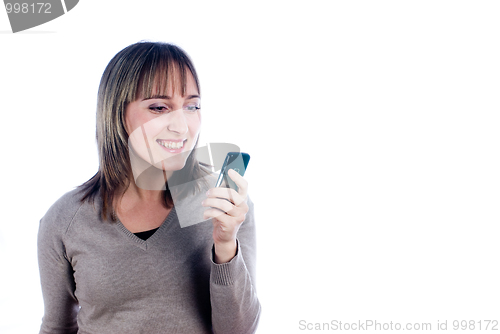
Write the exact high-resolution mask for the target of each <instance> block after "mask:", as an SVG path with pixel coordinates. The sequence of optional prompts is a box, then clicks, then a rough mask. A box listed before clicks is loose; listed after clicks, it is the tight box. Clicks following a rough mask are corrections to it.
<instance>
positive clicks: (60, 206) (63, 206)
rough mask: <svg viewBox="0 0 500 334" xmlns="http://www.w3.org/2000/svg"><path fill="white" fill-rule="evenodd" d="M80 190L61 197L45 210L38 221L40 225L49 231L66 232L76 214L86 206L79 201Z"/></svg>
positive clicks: (74, 190)
mask: <svg viewBox="0 0 500 334" xmlns="http://www.w3.org/2000/svg"><path fill="white" fill-rule="evenodd" d="M81 198H82V194H81V192H80V189H78V188H75V189H73V190H70V191H68V192H67V193H65V194H64V195H62V196H61V197H60V198H59V199H58V200H56V201H55V202H54V204H52V205H51V206H50V208H49V209H48V210H47V212H46V213H45V215H44V216H43V217H42V219H41V220H40V225H41V226H45V227H47V228H49V229H64V230H66V229H67V228H68V226H69V225H70V224H71V221H72V220H73V218H74V217H75V215H76V214H77V212H78V211H79V210H80V209H81V208H82V206H84V205H86V203H85V202H82V201H81Z"/></svg>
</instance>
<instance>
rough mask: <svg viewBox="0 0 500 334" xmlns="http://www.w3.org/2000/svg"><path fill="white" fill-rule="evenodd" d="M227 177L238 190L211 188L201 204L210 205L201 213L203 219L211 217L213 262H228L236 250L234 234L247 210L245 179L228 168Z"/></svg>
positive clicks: (246, 184) (246, 185)
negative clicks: (213, 248) (213, 249)
mask: <svg viewBox="0 0 500 334" xmlns="http://www.w3.org/2000/svg"><path fill="white" fill-rule="evenodd" d="M228 175H229V177H230V178H231V179H232V180H233V181H234V182H235V183H236V185H237V186H238V191H237V192H236V190H234V189H230V188H223V187H220V188H212V189H210V190H209V191H208V192H207V199H205V200H204V201H203V202H202V203H201V205H203V206H206V207H210V208H209V209H207V210H205V212H204V213H203V217H204V219H209V218H212V224H213V225H214V230H213V234H212V236H213V238H214V246H215V259H214V261H215V263H225V262H229V261H230V260H231V259H232V258H233V257H234V256H235V255H236V250H237V245H236V234H237V233H238V230H239V228H240V226H241V224H242V223H243V221H244V220H245V217H246V214H247V212H248V205H247V189H248V183H247V181H246V180H245V179H244V178H243V177H242V176H241V175H240V174H238V173H237V172H235V171H234V170H232V169H230V170H229V171H228Z"/></svg>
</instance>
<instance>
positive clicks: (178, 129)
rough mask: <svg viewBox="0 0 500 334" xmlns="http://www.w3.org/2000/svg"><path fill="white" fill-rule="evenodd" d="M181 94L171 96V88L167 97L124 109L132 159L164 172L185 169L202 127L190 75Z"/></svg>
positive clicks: (132, 104)
mask: <svg viewBox="0 0 500 334" xmlns="http://www.w3.org/2000/svg"><path fill="white" fill-rule="evenodd" d="M188 72H189V71H188ZM154 88H155V87H153V91H156V90H155V89H154ZM181 94H182V89H180V87H178V88H177V89H175V92H174V89H173V85H172V84H170V85H169V87H168V90H167V95H166V96H153V97H152V98H150V99H143V98H139V99H138V100H136V101H134V102H131V103H130V104H129V105H128V106H127V108H126V110H125V126H126V130H127V133H128V135H129V147H132V149H133V153H134V154H132V152H131V154H130V156H131V159H133V155H134V156H138V157H139V158H140V159H142V160H143V161H146V162H147V163H149V164H151V165H153V166H155V167H156V168H159V169H163V170H165V171H167V172H173V171H176V170H179V169H182V168H183V167H184V165H185V164H186V160H187V158H188V156H189V154H190V153H191V151H192V150H193V149H194V148H195V144H196V140H197V139H198V135H199V133H200V125H201V119H200V110H199V109H200V96H199V92H198V90H197V88H196V83H195V81H194V78H193V75H192V74H191V73H188V75H187V78H186V90H185V94H184V95H183V96H182V95H181ZM168 174H170V173H168Z"/></svg>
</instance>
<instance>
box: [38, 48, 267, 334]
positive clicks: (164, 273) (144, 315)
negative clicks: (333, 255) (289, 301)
mask: <svg viewBox="0 0 500 334" xmlns="http://www.w3.org/2000/svg"><path fill="white" fill-rule="evenodd" d="M200 124H201V118H200V89H199V83H198V77H197V75H196V71H195V69H194V67H193V65H192V63H191V61H190V59H189V58H188V56H187V55H186V54H185V53H184V52H183V51H182V50H181V49H180V48H178V47H176V46H173V45H170V44H166V43H150V42H140V43H136V44H133V45H130V46H128V47H127V48H125V49H123V50H122V51H120V52H119V53H118V54H117V55H116V56H115V57H114V58H113V59H112V60H111V61H110V63H109V64H108V66H107V68H106V69H105V71H104V74H103V77H102V79H101V84H100V87H99V94H98V106H97V143H98V149H99V162H100V163H99V170H98V172H97V174H96V175H95V176H94V177H92V178H91V179H90V180H89V181H87V182H86V183H84V184H83V185H82V186H80V187H79V188H77V189H75V190H73V191H70V192H69V193H67V194H65V195H64V196H63V197H61V198H60V199H59V200H58V201H57V202H56V203H55V204H54V205H53V206H52V207H51V208H50V209H49V210H48V212H47V213H46V215H45V216H44V217H43V218H42V220H41V221H40V229H39V233H38V260H39V267H40V276H41V285H42V292H43V298H44V304H45V314H44V317H43V321H42V326H41V330H40V333H51V334H54V333H98V334H103V333H120V334H126V333H148V334H153V333H231V334H240V333H253V332H255V330H256V327H257V323H258V319H259V315H260V303H259V301H258V299H257V296H256V292H255V287H254V283H255V225H254V216H253V204H252V202H251V201H250V200H249V199H248V197H247V183H246V181H245V180H244V179H243V178H242V177H241V176H240V175H239V174H238V173H236V172H234V171H232V172H230V173H229V177H231V179H233V180H234V182H235V183H236V184H237V185H238V192H236V191H234V190H230V189H226V188H212V189H209V188H210V185H212V186H213V184H214V177H213V176H212V175H210V173H209V171H208V170H207V169H206V168H205V167H204V166H202V165H201V164H200V163H199V162H198V161H197V160H196V156H195V153H194V151H193V150H194V149H195V148H196V145H197V142H198V136H199V133H200ZM141 138H142V140H141ZM187 181H190V182H187ZM172 189H175V191H173V190H172ZM186 201H188V203H189V205H190V213H192V216H191V218H192V219H197V217H202V218H201V219H198V220H200V221H201V220H205V221H202V222H200V221H196V222H194V223H191V224H188V225H189V226H187V227H181V226H180V224H179V219H178V215H177V214H176V207H177V203H181V202H182V203H183V204H185V203H186ZM174 204H175V205H174ZM193 217H194V218H193ZM210 221H211V222H212V223H210Z"/></svg>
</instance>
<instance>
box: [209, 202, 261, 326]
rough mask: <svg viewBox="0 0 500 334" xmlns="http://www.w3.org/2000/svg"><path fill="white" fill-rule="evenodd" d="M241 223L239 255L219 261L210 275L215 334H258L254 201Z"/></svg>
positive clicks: (258, 304)
mask: <svg viewBox="0 0 500 334" xmlns="http://www.w3.org/2000/svg"><path fill="white" fill-rule="evenodd" d="M248 206H249V211H248V213H247V215H246V219H245V221H244V222H243V224H242V225H241V227H240V229H239V231H238V235H237V242H238V248H237V253H236V256H235V257H234V258H233V259H231V261H229V262H227V263H222V264H216V263H215V262H214V261H213V248H212V271H211V275H210V300H211V305H212V328H213V331H214V333H216V334H226V333H232V334H234V333H238V334H250V333H255V331H256V330H257V325H258V321H259V317H260V310H261V306H260V302H259V300H258V298H257V294H256V290H255V265H256V263H255V261H256V240H255V219H254V207H253V203H252V202H251V201H250V199H249V200H248Z"/></svg>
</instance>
